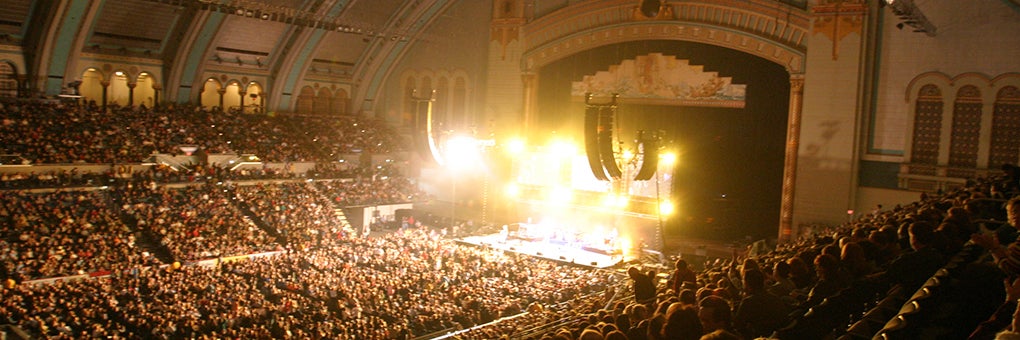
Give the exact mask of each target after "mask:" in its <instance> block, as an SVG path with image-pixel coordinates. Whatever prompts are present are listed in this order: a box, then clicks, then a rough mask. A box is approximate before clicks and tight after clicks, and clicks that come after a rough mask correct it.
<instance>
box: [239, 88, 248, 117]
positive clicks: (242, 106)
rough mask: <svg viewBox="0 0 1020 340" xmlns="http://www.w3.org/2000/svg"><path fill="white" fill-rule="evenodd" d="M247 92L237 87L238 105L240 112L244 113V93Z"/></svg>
mask: <svg viewBox="0 0 1020 340" xmlns="http://www.w3.org/2000/svg"><path fill="white" fill-rule="evenodd" d="M247 93H248V92H245V91H244V90H241V89H240V88H238V89H237V94H239V95H241V107H240V111H241V113H244V95H245V94H247Z"/></svg>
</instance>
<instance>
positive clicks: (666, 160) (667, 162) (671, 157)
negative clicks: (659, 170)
mask: <svg viewBox="0 0 1020 340" xmlns="http://www.w3.org/2000/svg"><path fill="white" fill-rule="evenodd" d="M659 164H662V165H664V166H672V165H673V164H676V154H675V153H672V152H667V153H664V154H660V155H659Z"/></svg>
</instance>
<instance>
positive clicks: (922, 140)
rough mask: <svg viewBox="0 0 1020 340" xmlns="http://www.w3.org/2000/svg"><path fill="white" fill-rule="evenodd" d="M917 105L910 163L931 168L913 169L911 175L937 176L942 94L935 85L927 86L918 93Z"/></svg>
mask: <svg viewBox="0 0 1020 340" xmlns="http://www.w3.org/2000/svg"><path fill="white" fill-rule="evenodd" d="M916 104H917V105H916V108H915V109H914V110H915V111H914V141H913V145H912V146H911V149H910V150H911V152H910V162H911V163H914V164H923V165H931V166H929V167H911V168H910V173H913V174H919V175H935V167H934V165H935V164H937V163H938V160H939V139H940V138H941V137H940V136H941V134H942V106H943V102H942V92H941V91H939V88H938V87H936V86H935V85H930V84H929V85H925V86H923V87H921V90H920V91H918V96H917V103H916Z"/></svg>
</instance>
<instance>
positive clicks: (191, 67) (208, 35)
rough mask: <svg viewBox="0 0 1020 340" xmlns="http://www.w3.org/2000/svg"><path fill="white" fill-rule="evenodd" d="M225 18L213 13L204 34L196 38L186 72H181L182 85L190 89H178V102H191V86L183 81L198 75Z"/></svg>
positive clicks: (185, 64)
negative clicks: (203, 58) (204, 57)
mask: <svg viewBox="0 0 1020 340" xmlns="http://www.w3.org/2000/svg"><path fill="white" fill-rule="evenodd" d="M225 18H226V14H223V13H220V12H211V14H209V19H208V20H206V21H205V25H204V26H202V32H201V33H199V34H198V38H195V43H194V44H192V45H191V51H190V53H188V60H187V61H186V62H185V63H184V71H183V72H181V80H182V82H181V84H180V85H188V86H189V87H183V86H181V87H179V88H178V89H177V102H179V103H188V102H191V91H192V89H191V87H190V86H191V84H185V83H184V82H183V80H185V79H194V78H195V76H197V75H198V74H196V72H198V71H197V70H198V66H199V65H201V64H202V55H203V54H205V51H206V50H208V47H209V44H210V43H212V40H213V38H214V37H216V33H218V30H217V27H219V26H220V24H221V23H223V20H224V19H225Z"/></svg>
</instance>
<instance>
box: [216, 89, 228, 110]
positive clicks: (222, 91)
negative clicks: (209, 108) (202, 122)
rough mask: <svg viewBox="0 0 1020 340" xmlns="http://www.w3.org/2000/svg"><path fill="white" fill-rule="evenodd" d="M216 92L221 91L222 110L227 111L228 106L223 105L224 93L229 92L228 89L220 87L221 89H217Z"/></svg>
mask: <svg viewBox="0 0 1020 340" xmlns="http://www.w3.org/2000/svg"><path fill="white" fill-rule="evenodd" d="M216 93H219V95H220V111H221V112H227V108H225V107H223V95H224V94H226V93H227V89H225V88H220V89H219V90H216Z"/></svg>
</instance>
